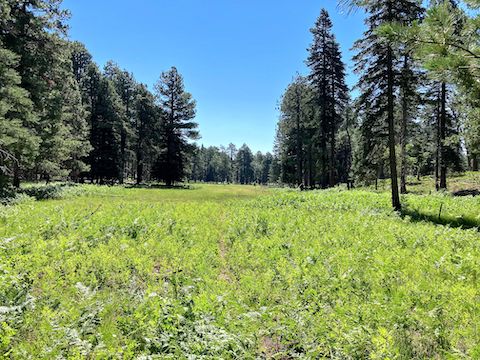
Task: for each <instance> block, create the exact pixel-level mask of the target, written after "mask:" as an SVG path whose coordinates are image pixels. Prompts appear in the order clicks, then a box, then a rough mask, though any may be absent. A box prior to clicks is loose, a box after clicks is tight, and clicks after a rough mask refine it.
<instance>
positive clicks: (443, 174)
mask: <svg viewBox="0 0 480 360" xmlns="http://www.w3.org/2000/svg"><path fill="white" fill-rule="evenodd" d="M440 101H441V110H440V126H439V135H440V139H439V140H440V141H439V147H440V148H439V152H438V157H439V161H438V164H439V171H440V184H439V189H440V190H442V189H447V164H446V159H445V135H446V134H445V133H446V121H447V110H446V103H447V85H446V84H445V82H443V83H442V90H441V100H440Z"/></svg>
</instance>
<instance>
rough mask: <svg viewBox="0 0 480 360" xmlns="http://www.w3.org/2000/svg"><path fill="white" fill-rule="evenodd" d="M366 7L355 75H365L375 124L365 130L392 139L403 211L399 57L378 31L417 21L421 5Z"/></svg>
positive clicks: (394, 179)
mask: <svg viewBox="0 0 480 360" xmlns="http://www.w3.org/2000/svg"><path fill="white" fill-rule="evenodd" d="M362 6H363V7H364V8H365V9H366V11H367V12H368V17H367V19H366V21H365V23H366V25H367V27H368V29H367V31H366V32H365V34H364V38H363V39H362V40H359V41H357V42H356V43H355V49H356V50H357V51H358V53H357V55H356V56H355V58H354V60H355V62H356V68H355V71H356V72H357V73H359V74H360V75H361V76H360V81H359V84H358V88H359V89H360V91H361V96H360V99H359V105H360V109H361V111H363V112H364V113H365V114H367V117H368V119H370V120H371V121H368V122H365V123H364V124H363V126H370V127H372V128H380V129H383V131H381V133H380V134H382V135H383V136H385V135H386V137H387V139H388V141H387V147H388V153H389V159H388V160H389V165H390V179H391V188H392V205H393V208H394V209H396V210H400V209H401V203H400V196H399V189H398V176H397V156H396V133H395V128H396V122H395V98H396V96H398V80H397V79H398V67H399V56H398V51H396V50H397V49H395V47H394V45H395V44H394V43H393V41H391V40H389V39H386V38H384V37H382V36H380V35H379V34H378V29H379V28H380V27H381V26H383V25H385V24H389V23H406V22H411V21H413V20H414V19H416V18H417V17H418V14H420V13H421V3H420V1H417V0H396V1H393V0H386V1H379V0H367V1H363V2H362ZM380 134H379V135H380Z"/></svg>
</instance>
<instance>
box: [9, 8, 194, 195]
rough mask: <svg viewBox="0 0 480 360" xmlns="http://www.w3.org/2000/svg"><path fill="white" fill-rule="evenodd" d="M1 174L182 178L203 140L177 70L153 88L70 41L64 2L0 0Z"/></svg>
mask: <svg viewBox="0 0 480 360" xmlns="http://www.w3.org/2000/svg"><path fill="white" fill-rule="evenodd" d="M0 9H1V20H0V30H1V31H0V83H1V90H0V92H1V97H0V154H1V156H0V173H1V174H0V175H1V176H0V178H1V184H3V185H4V186H5V185H6V184H7V182H10V181H11V182H12V184H13V185H14V186H16V187H18V186H19V185H20V179H22V178H23V179H29V180H41V179H43V180H46V181H47V182H48V181H50V179H54V178H69V179H71V180H74V181H84V180H90V181H92V182H96V183H107V182H110V183H111V182H119V183H123V182H124V181H125V179H134V180H135V181H136V182H138V183H141V182H142V181H144V180H145V179H156V180H161V181H164V182H165V183H166V184H167V185H172V184H173V183H174V182H175V181H180V180H183V179H184V177H185V175H186V174H185V169H186V167H187V164H188V162H189V154H190V153H191V152H192V151H193V145H191V143H190V140H195V139H197V138H198V137H199V134H198V131H197V124H196V123H195V122H194V121H193V120H192V119H193V118H194V117H195V101H194V100H192V97H191V95H190V94H189V93H188V92H186V91H185V89H184V84H183V79H182V76H181V75H180V74H179V73H178V71H177V70H176V69H175V68H171V69H170V70H169V71H167V72H164V73H162V75H161V76H160V79H159V80H158V82H157V84H156V85H155V89H154V90H155V91H154V93H152V92H150V91H149V90H148V88H147V87H146V86H145V85H143V84H140V83H138V82H137V81H136V80H135V78H134V77H133V75H132V74H131V73H129V72H127V71H126V70H123V69H120V68H119V67H118V65H116V64H115V63H114V62H108V63H107V65H106V66H105V68H104V69H103V70H102V71H101V70H100V69H99V68H98V66H97V65H96V64H95V63H94V62H93V60H92V56H91V55H90V54H89V52H88V51H87V50H86V48H85V46H84V45H83V44H81V43H79V42H71V41H69V40H67V38H66V35H67V27H66V25H65V21H66V19H67V18H68V15H69V14H68V12H67V11H65V10H62V8H61V1H57V0H35V1H33V0H32V1H16V0H15V1H14V0H0Z"/></svg>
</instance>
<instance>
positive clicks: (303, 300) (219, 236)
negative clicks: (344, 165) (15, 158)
mask: <svg viewBox="0 0 480 360" xmlns="http://www.w3.org/2000/svg"><path fill="white" fill-rule="evenodd" d="M475 176H476V175H473V174H470V175H467V177H466V178H463V179H458V180H456V181H459V182H462V181H470V179H473V180H472V181H473V184H474V185H475V181H476V180H475V179H476V178H475ZM477 184H478V183H477ZM430 187H431V184H430V182H429V180H425V182H422V183H420V184H417V185H414V189H413V190H416V191H414V194H412V195H407V196H405V197H404V198H403V201H404V203H405V204H406V209H405V211H404V213H403V214H397V213H394V212H392V211H391V210H390V198H389V194H388V191H385V192H383V191H378V192H374V191H371V190H369V189H357V190H354V191H345V190H341V189H333V190H326V191H312V192H299V191H295V190H288V189H270V188H265V187H259V186H257V187H254V186H238V185H203V184H202V185H191V187H190V188H189V189H163V188H153V187H152V188H125V187H120V186H117V187H106V186H105V187H96V186H93V185H81V186H76V187H66V188H65V189H64V190H63V192H62V194H61V196H59V198H58V199H55V200H44V201H35V200H32V199H31V198H28V197H23V198H22V199H21V201H18V202H17V203H15V204H12V205H7V206H2V207H0V357H1V356H3V357H5V358H14V359H17V358H18V359H83V358H90V359H111V358H122V359H133V358H142V359H150V358H152V359H153V358H155V359H157V358H158V359H262V358H265V359H292V358H306V359H319V358H335V359H467V358H480V246H479V245H480V232H479V229H480V198H479V197H471V196H469V197H461V198H460V197H452V196H450V195H448V194H440V195H437V194H433V195H425V194H426V193H428V192H429V189H430ZM422 193H423V194H422ZM440 208H441V211H440Z"/></svg>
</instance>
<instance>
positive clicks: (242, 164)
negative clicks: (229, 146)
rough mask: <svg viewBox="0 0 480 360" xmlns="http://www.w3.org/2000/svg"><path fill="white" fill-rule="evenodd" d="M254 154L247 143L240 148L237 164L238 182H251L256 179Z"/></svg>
mask: <svg viewBox="0 0 480 360" xmlns="http://www.w3.org/2000/svg"><path fill="white" fill-rule="evenodd" d="M252 162H253V154H252V151H251V150H250V148H249V147H248V146H247V144H243V145H242V147H241V148H240V149H238V153H237V158H236V166H237V168H238V182H239V183H240V184H251V183H252V182H253V181H254V176H253V175H254V174H253V167H252Z"/></svg>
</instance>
